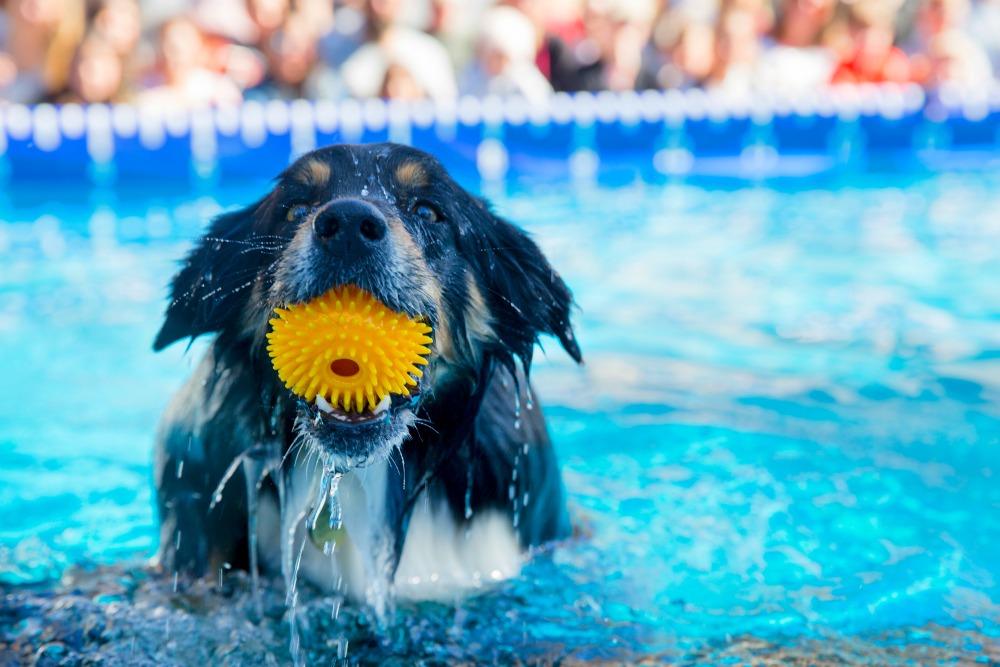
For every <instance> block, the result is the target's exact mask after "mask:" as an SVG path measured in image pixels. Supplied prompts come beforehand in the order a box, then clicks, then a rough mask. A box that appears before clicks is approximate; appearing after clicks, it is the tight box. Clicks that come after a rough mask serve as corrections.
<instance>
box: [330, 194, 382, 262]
mask: <svg viewBox="0 0 1000 667" xmlns="http://www.w3.org/2000/svg"><path fill="white" fill-rule="evenodd" d="M388 231H389V225H388V223H387V222H386V220H385V216H384V215H382V213H381V212H380V211H379V210H378V209H377V208H375V207H374V206H372V205H371V204H369V203H367V202H364V201H360V200H358V199H342V200H339V201H335V202H333V203H331V204H328V205H327V206H326V207H325V208H323V210H321V211H320V212H319V213H318V214H317V215H316V218H315V219H314V220H313V235H314V236H315V237H316V239H317V240H318V241H320V242H321V243H322V244H323V245H324V246H326V247H328V248H329V249H331V250H336V251H339V252H363V251H364V250H366V249H368V250H370V249H372V248H373V247H374V246H376V245H378V244H379V243H381V242H382V240H383V239H385V236H386V234H387V233H388Z"/></svg>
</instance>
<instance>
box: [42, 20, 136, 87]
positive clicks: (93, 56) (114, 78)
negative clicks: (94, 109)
mask: <svg viewBox="0 0 1000 667" xmlns="http://www.w3.org/2000/svg"><path fill="white" fill-rule="evenodd" d="M125 72H126V68H125V63H124V61H123V59H122V56H121V54H120V53H119V51H118V46H117V45H116V44H114V43H113V42H112V41H111V40H109V39H108V38H107V37H106V36H105V35H104V33H103V32H101V31H99V30H97V29H96V28H92V29H91V30H90V31H89V32H88V33H87V36H86V37H84V40H83V42H81V44H80V46H79V48H78V49H77V50H76V54H75V55H74V58H73V64H72V66H71V67H70V72H69V83H68V85H67V89H66V91H65V92H64V93H63V94H61V95H60V96H59V97H58V98H57V101H58V102H60V103H63V104H66V103H76V104H97V103H100V104H113V103H119V102H127V101H129V100H130V96H129V93H130V91H129V89H128V86H127V84H126V74H125Z"/></svg>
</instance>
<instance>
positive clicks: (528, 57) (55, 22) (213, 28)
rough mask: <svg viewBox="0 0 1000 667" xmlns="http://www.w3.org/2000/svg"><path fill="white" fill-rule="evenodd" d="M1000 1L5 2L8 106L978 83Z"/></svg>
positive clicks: (1, 34) (995, 48)
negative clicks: (896, 83)
mask: <svg viewBox="0 0 1000 667" xmlns="http://www.w3.org/2000/svg"><path fill="white" fill-rule="evenodd" d="M997 65H1000V0H852V1H848V0H499V1H494V0H336V1H335V0H156V2H154V1H153V0H0V100H3V101H6V102H12V103H36V102H56V103H63V102H77V103H92V102H134V103H139V104H155V105H159V106H185V107H198V106H206V105H222V104H230V103H237V102H239V101H241V100H272V99H291V98H300V97H304V98H311V99H321V98H322V99H337V98H343V97H358V98H370V97H381V98H393V99H416V98H429V99H432V100H437V101H441V100H449V99H453V98H455V97H456V96H458V95H464V94H471V95H484V94H499V95H520V96H523V97H524V98H526V99H527V100H528V101H530V102H534V101H537V100H540V99H544V98H545V97H546V96H547V95H549V94H550V93H552V92H553V91H568V92H573V91H601V90H619V91H620V90H645V89H673V88H679V89H685V88H691V87H701V88H710V89H723V90H728V91H731V92H734V93H736V94H744V93H746V94H752V93H754V92H756V91H772V90H782V91H795V90H808V89H815V88H817V87H822V86H827V85H830V84H835V83H845V82H854V83H862V82H887V81H890V82H915V83H918V84H920V85H923V86H925V87H926V88H927V89H929V90H934V89H936V88H937V87H939V86H940V85H942V84H944V83H954V84H958V85H965V86H981V85H983V84H986V83H988V82H989V81H991V80H992V78H993V72H994V70H995V68H996V66H997Z"/></svg>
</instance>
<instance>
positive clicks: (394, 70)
mask: <svg viewBox="0 0 1000 667" xmlns="http://www.w3.org/2000/svg"><path fill="white" fill-rule="evenodd" d="M382 97H383V98H385V99H389V100H419V99H422V98H424V97H426V95H425V94H424V91H423V90H422V89H421V88H420V84H418V83H417V80H416V79H414V78H413V75H412V74H410V71H409V70H408V69H406V68H405V67H403V66H402V65H399V64H397V63H393V64H391V65H389V67H388V68H387V69H386V71H385V80H384V81H383V82H382Z"/></svg>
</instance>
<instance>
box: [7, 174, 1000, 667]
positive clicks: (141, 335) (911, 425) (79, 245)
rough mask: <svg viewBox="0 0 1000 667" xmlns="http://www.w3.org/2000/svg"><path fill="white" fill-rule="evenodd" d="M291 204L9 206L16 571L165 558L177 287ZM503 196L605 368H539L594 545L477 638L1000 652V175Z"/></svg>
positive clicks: (10, 570)
mask: <svg viewBox="0 0 1000 667" xmlns="http://www.w3.org/2000/svg"><path fill="white" fill-rule="evenodd" d="M265 187H266V184H265V183H254V184H247V185H245V186H241V187H238V188H223V189H214V190H208V189H205V190H193V191H179V192H174V193H169V194H163V193H145V192H135V191H124V192H111V191H96V192H82V193H75V192H56V193H52V192H34V191H31V190H30V189H29V190H24V189H20V190H16V191H9V192H8V193H7V194H6V195H5V196H6V199H3V200H0V220H2V221H3V222H0V349H2V350H3V353H2V358H3V378H4V382H3V383H0V586H2V585H11V584H14V583H19V582H30V581H39V580H42V579H45V578H47V577H51V576H54V575H56V574H58V573H59V572H60V571H61V570H62V569H63V568H64V567H66V566H67V565H69V564H73V563H78V562H91V561H96V562H114V561H119V560H122V559H126V558H137V557H145V556H148V555H150V554H151V553H152V552H153V551H154V550H155V546H156V544H155V542H156V536H155V530H154V525H155V517H154V515H153V510H152V506H151V474H150V464H151V444H152V432H153V429H154V427H155V424H156V421H157V419H158V416H159V413H160V412H161V410H162V409H163V407H164V405H165V404H166V402H167V399H168V397H169V395H170V394H171V393H172V392H173V391H175V390H176V389H177V387H179V385H180V383H181V381H182V379H183V378H184V377H185V375H186V374H187V373H189V372H190V370H191V368H192V366H193V365H194V363H195V362H196V361H197V358H198V354H199V351H200V349H202V348H201V346H200V345H195V346H194V348H193V349H192V351H191V352H189V353H187V354H185V350H184V349H183V346H182V345H178V346H175V347H173V348H171V349H169V350H167V351H166V352H164V353H161V354H159V355H154V354H153V353H152V352H151V351H150V346H151V341H152V338H153V335H154V334H155V332H156V330H157V328H158V326H159V318H160V314H161V312H162V309H163V306H164V296H165V293H166V291H165V290H166V288H165V286H166V284H167V281H168V280H169V278H170V276H171V274H172V272H173V270H174V267H175V264H176V260H177V259H178V258H179V257H180V256H181V254H182V253H183V251H184V250H185V248H186V247H187V246H188V244H189V242H190V240H191V239H192V238H194V237H195V235H197V234H198V232H199V231H200V229H201V228H202V224H203V222H204V221H205V220H206V219H207V218H208V217H209V216H211V215H212V214H214V213H216V212H218V211H220V210H223V209H225V208H227V207H231V206H235V205H237V204H241V203H246V202H249V201H251V200H253V199H254V198H256V197H257V196H258V195H259V194H260V193H261V192H262V191H263V189H264V188H265ZM484 194H486V195H488V196H490V197H491V198H492V199H493V200H494V201H495V203H496V207H497V209H498V210H499V211H500V212H501V213H503V214H505V215H506V216H508V217H509V218H511V219H513V220H515V221H517V222H519V223H521V224H523V225H524V226H525V227H526V228H527V229H529V230H530V231H531V232H532V233H533V234H534V235H535V236H536V238H537V239H538V240H539V242H540V243H541V245H542V246H543V248H544V249H545V251H546V252H547V254H548V255H549V257H550V259H551V260H552V263H553V264H554V266H556V267H557V268H558V269H559V270H560V272H561V273H562V274H563V277H564V278H565V279H566V281H567V283H568V284H570V285H571V286H572V287H573V288H574V291H575V294H576V297H577V300H578V302H579V307H580V309H579V311H578V313H577V316H576V326H577V332H578V338H579V340H580V342H581V345H582V347H583V350H584V354H585V357H586V366H585V367H583V368H582V369H581V368H577V367H576V366H574V365H573V364H572V363H571V362H570V361H569V360H568V359H566V358H564V355H563V354H562V353H561V351H560V350H559V349H558V345H557V344H555V343H554V342H550V343H549V344H547V345H546V349H547V351H548V353H549V355H548V356H545V355H538V357H537V359H538V360H537V364H536V367H535V375H534V378H535V383H536V387H537V394H538V395H539V396H540V402H541V403H542V405H543V406H544V409H545V412H546V414H547V416H548V419H549V423H550V427H551V430H552V433H553V437H554V440H555V443H556V446H557V448H558V451H559V455H560V458H561V461H562V463H563V473H564V477H565V481H566V485H567V488H568V493H569V500H570V505H571V511H572V515H573V517H574V521H575V523H576V524H577V525H578V527H579V529H580V532H581V534H582V537H581V538H579V539H576V540H573V541H572V542H571V543H569V544H567V545H563V546H562V547H560V548H558V549H556V550H554V551H553V552H551V553H549V554H545V555H543V556H541V557H539V558H538V559H536V560H535V561H534V562H532V564H531V565H530V566H528V567H527V568H526V570H525V572H524V574H523V575H522V576H521V578H519V579H518V580H516V581H514V582H511V583H510V584H508V585H505V586H504V587H502V588H501V589H500V590H498V591H496V592H493V593H491V594H490V595H489V596H486V597H484V598H479V599H477V600H472V601H470V602H469V603H468V606H467V610H468V615H469V616H470V617H471V618H473V619H475V618H476V617H477V616H478V618H479V621H480V623H478V624H477V623H466V625H465V626H464V627H467V628H478V629H469V630H467V631H468V632H469V633H471V634H470V635H469V636H470V637H476V638H478V639H476V641H478V642H479V643H478V644H476V643H475V642H473V643H472V644H470V643H469V641H470V640H469V639H468V637H465V636H464V635H461V634H458V635H456V634H454V633H452V634H450V635H448V636H449V637H451V638H452V640H454V641H455V642H456V644H462V645H463V646H464V647H465V648H466V649H467V650H471V651H473V653H474V652H475V651H476V650H478V649H476V646H483V647H485V648H483V651H484V653H483V655H487V654H489V650H494V649H495V648H496V646H502V645H507V644H509V643H510V642H514V641H516V642H522V643H523V644H524V645H525V646H530V645H542V644H544V645H551V644H553V643H558V644H563V645H566V646H572V647H579V648H578V649H575V650H577V651H578V652H577V653H576V655H577V657H580V658H582V659H586V658H588V657H593V656H600V655H603V653H602V652H604V651H607V650H610V647H615V646H628V647H632V648H633V649H635V650H641V651H648V652H650V653H654V652H658V651H669V650H672V649H676V648H677V647H681V648H690V647H695V646H698V645H699V644H700V643H702V642H708V641H714V640H719V639H725V638H728V637H732V636H736V635H740V634H753V635H756V636H782V635H815V636H824V635H829V634H831V633H834V634H845V635H849V634H856V633H865V632H879V631H884V630H891V629H893V628H898V627H903V626H906V627H922V626H925V625H927V624H931V623H938V624H942V625H945V626H955V627H958V628H968V629H977V630H980V631H982V632H983V633H985V634H986V635H987V636H993V637H996V636H998V635H1000V625H998V623H997V619H1000V483H998V480H997V479H996V476H1000V174H995V173H979V172H968V173H960V174H941V175H936V176H932V175H894V176H888V175H880V174H871V173H869V174H853V175H846V176H845V175H836V176H827V177H825V178H824V179H823V180H798V181H792V182H788V183H781V184H771V185H770V186H768V187H765V186H762V185H751V184H741V183H732V182H725V183H723V182H709V181H703V182H683V181H678V182H668V183H659V184H655V185H653V184H646V183H641V182H636V183H626V184H619V185H617V186H616V187H614V188H612V187H608V186H594V185H593V184H586V183H584V184H580V185H578V186H574V185H565V184H563V185H560V186H559V187H554V186H553V187H546V186H544V185H538V186H535V187H532V188H530V189H526V188H520V187H519V188H513V189H509V190H503V189H498V190H496V191H493V190H490V189H489V188H487V190H486V192H485V193H484ZM53 195H54V196H55V197H56V201H54V202H52V201H50V200H51V198H52V197H53ZM42 202H47V203H44V204H43V203H42ZM442 613H443V612H442ZM463 637H464V638H463ZM470 646H471V647H472V648H469V647H470ZM490 646H493V648H492V649H491V648H490ZM525 655H531V653H530V651H528V652H527V653H526V654H525Z"/></svg>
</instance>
